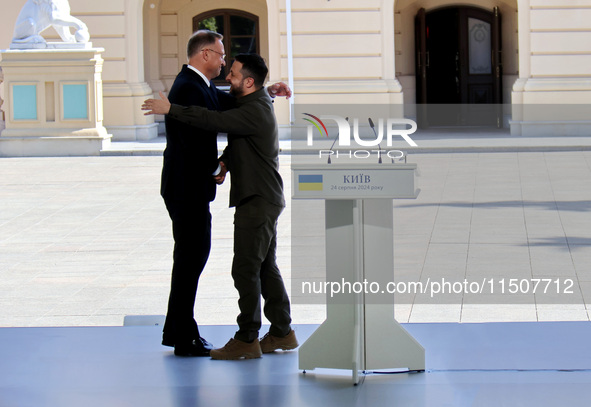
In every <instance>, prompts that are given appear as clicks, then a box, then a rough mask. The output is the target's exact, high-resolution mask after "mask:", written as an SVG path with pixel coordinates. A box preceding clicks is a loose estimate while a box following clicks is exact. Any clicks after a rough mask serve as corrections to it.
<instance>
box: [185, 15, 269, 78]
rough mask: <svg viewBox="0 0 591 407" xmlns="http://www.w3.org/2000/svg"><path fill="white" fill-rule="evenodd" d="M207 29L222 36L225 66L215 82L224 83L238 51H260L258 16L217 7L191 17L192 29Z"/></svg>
mask: <svg viewBox="0 0 591 407" xmlns="http://www.w3.org/2000/svg"><path fill="white" fill-rule="evenodd" d="M200 29H207V30H211V31H215V32H219V33H220V34H222V35H223V36H224V48H225V53H226V55H227V60H226V66H224V67H223V68H222V72H221V73H220V75H219V76H218V77H217V78H215V82H216V84H218V85H220V84H223V85H226V80H225V78H226V76H227V75H228V73H229V71H230V67H231V66H232V63H233V62H234V57H235V56H236V55H238V54H240V53H257V54H259V53H260V45H259V44H260V39H259V18H258V16H256V15H254V14H251V13H247V12H245V11H242V10H231V9H219V10H211V11H208V12H205V13H201V14H199V15H197V16H195V17H193V31H197V30H200Z"/></svg>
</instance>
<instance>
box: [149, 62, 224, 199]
mask: <svg viewBox="0 0 591 407" xmlns="http://www.w3.org/2000/svg"><path fill="white" fill-rule="evenodd" d="M168 98H169V100H170V102H171V103H175V104H179V105H182V106H202V107H206V108H208V109H209V110H225V109H228V108H230V107H232V106H233V102H234V98H233V97H232V96H230V95H228V94H226V93H225V92H222V91H220V90H218V89H217V88H216V87H215V85H214V84H213V82H212V83H211V88H209V87H208V86H207V84H206V83H205V81H204V80H203V78H202V77H201V76H199V75H198V74H197V73H196V72H195V71H193V70H191V69H190V68H188V67H187V65H184V66H183V69H182V70H181V72H180V73H179V74H178V75H177V77H176V79H175V81H174V84H173V85H172V88H171V89H170V92H169V94H168ZM165 124H166V149H165V150H164V164H163V168H162V184H161V190H160V193H161V195H162V197H163V198H164V200H165V201H166V202H167V205H169V204H173V205H174V203H175V202H183V201H184V202H187V201H192V200H195V199H197V200H205V201H207V202H209V201H213V199H214V198H215V191H216V184H215V182H214V180H213V176H212V174H213V173H214V171H215V170H216V168H217V167H218V150H217V140H216V135H217V132H215V131H206V130H202V129H199V128H196V127H193V126H189V125H187V124H184V123H181V122H180V121H177V120H174V119H171V118H169V117H168V116H166V117H165Z"/></svg>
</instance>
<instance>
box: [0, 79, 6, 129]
mask: <svg viewBox="0 0 591 407" xmlns="http://www.w3.org/2000/svg"><path fill="white" fill-rule="evenodd" d="M2 82H4V74H3V73H2V68H0V132H2V130H4V127H5V125H4V110H2V105H3V104H4V100H2Z"/></svg>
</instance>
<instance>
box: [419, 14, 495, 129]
mask: <svg viewBox="0 0 591 407" xmlns="http://www.w3.org/2000/svg"><path fill="white" fill-rule="evenodd" d="M501 43H502V41H501V15H500V12H499V9H498V7H495V8H494V9H493V11H492V12H490V11H487V10H484V9H480V8H476V7H466V6H463V7H444V8H439V9H435V10H431V11H429V12H426V11H425V9H423V8H422V9H420V10H419V11H418V13H417V15H416V18H415V47H416V73H417V75H416V90H417V93H416V95H417V104H418V106H419V108H418V110H417V118H418V121H419V124H420V125H421V126H422V127H429V126H466V125H469V126H495V127H501V126H502V109H501V108H500V104H501V103H502V83H501V81H502V65H501Z"/></svg>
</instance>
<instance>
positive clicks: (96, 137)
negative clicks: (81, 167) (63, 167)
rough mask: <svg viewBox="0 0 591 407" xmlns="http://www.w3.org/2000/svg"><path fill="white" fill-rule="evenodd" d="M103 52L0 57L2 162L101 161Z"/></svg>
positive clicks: (105, 142)
mask: <svg viewBox="0 0 591 407" xmlns="http://www.w3.org/2000/svg"><path fill="white" fill-rule="evenodd" d="M103 51H104V50H103V49H102V48H91V49H27V50H4V51H0V67H1V68H2V72H3V73H4V84H3V85H4V95H3V97H2V99H4V106H3V110H4V111H5V112H6V115H5V116H6V117H5V126H6V128H5V129H4V130H3V131H2V132H1V133H0V156H11V157H19V156H21V157H22V156H80V155H83V156H87V155H99V154H100V151H101V150H103V149H105V148H106V147H108V146H109V144H110V142H111V135H109V134H107V130H106V129H105V127H104V126H103V95H102V93H103V92H102V88H103V86H102V80H101V72H102V66H103V59H102V58H101V55H100V54H101V53H102V52H103Z"/></svg>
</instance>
